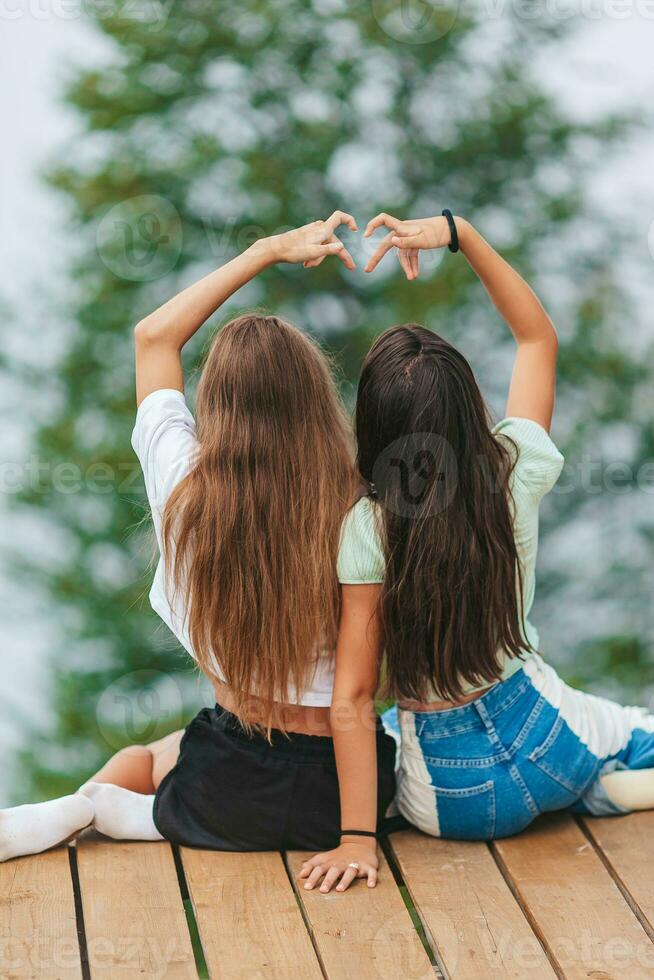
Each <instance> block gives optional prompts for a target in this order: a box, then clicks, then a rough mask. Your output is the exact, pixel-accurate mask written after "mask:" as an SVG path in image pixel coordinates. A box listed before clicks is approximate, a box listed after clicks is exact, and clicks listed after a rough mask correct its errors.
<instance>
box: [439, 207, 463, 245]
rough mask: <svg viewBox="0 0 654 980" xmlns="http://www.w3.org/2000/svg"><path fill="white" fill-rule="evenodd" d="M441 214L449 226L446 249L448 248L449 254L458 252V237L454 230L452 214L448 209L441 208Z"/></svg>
mask: <svg viewBox="0 0 654 980" xmlns="http://www.w3.org/2000/svg"><path fill="white" fill-rule="evenodd" d="M442 214H443V217H444V218H447V223H448V225H449V226H450V244H449V245H448V246H447V247H448V248H449V250H450V252H458V251H459V235H458V232H457V230H456V222H455V220H454V218H453V217H452V212H451V211H450V209H449V208H443V211H442Z"/></svg>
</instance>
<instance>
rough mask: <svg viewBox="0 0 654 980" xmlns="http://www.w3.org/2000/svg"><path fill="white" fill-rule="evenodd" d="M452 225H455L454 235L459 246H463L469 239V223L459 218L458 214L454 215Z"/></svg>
mask: <svg viewBox="0 0 654 980" xmlns="http://www.w3.org/2000/svg"><path fill="white" fill-rule="evenodd" d="M454 223H455V225H456V233H457V235H458V238H459V246H462V245H465V243H466V242H467V241H468V239H469V238H470V232H471V231H472V225H471V224H470V222H469V221H466V219H465V218H461V217H460V216H459V215H458V214H455V215H454Z"/></svg>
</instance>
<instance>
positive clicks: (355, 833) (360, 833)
mask: <svg viewBox="0 0 654 980" xmlns="http://www.w3.org/2000/svg"><path fill="white" fill-rule="evenodd" d="M376 836H377V833H376V831H374V830H341V837H376Z"/></svg>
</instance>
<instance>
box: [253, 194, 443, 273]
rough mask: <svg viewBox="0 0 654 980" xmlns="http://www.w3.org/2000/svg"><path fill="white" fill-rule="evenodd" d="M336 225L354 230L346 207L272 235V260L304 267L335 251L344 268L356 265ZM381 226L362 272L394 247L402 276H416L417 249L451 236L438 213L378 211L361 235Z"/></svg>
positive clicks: (439, 244) (440, 243) (313, 265)
mask: <svg viewBox="0 0 654 980" xmlns="http://www.w3.org/2000/svg"><path fill="white" fill-rule="evenodd" d="M460 220H461V219H457V221H460ZM340 225H347V227H348V228H350V230H351V231H358V227H357V223H356V221H355V219H354V218H353V217H352V215H351V214H348V213H347V212H346V211H334V213H333V214H332V215H331V217H329V218H328V219H327V220H326V221H312V222H310V223H309V224H307V225H303V226H302V227H301V228H294V229H293V230H292V231H287V232H284V233H283V234H281V235H275V236H274V237H273V238H271V239H268V242H269V243H270V248H271V250H272V253H273V255H274V261H277V262H302V264H303V265H304V267H305V269H313V268H316V266H319V265H320V264H321V262H323V261H324V260H325V259H326V258H327V256H329V255H338V257H339V258H340V260H341V262H342V263H343V264H344V265H345V267H346V268H347V269H350V270H351V269H354V268H356V265H355V262H354V259H353V258H352V256H351V254H350V253H349V252H348V250H347V249H346V248H345V246H344V245H343V243H342V242H341V241H340V239H339V238H338V237H337V236H336V229H337V228H338V227H339V226H340ZM382 227H383V228H387V229H388V234H387V235H386V236H385V238H383V239H382V241H381V242H380V243H379V245H378V246H377V249H376V250H375V252H374V253H373V254H372V256H371V257H370V259H368V262H367V264H366V267H365V272H372V271H373V269H375V268H376V267H377V266H378V265H379V263H380V262H381V260H382V259H383V257H384V256H385V255H386V253H387V252H389V251H390V250H391V249H392V248H397V250H398V258H399V261H400V265H401V266H402V268H403V269H404V273H405V275H406V278H407V279H409V280H412V279H417V278H418V275H419V272H420V268H419V263H418V256H419V254H420V249H433V248H443V247H445V246H446V245H449V244H450V240H451V235H450V228H449V225H448V222H447V219H446V218H444V217H441V216H439V217H434V218H416V219H414V220H412V221H402V220H400V219H399V218H394V217H393V215H390V214H386V213H385V212H382V213H381V214H378V215H377V216H376V217H374V218H373V219H372V220H371V221H369V222H368V224H367V226H366V230H365V232H364V234H363V237H364V238H369V237H370V236H371V235H372V233H373V232H374V231H375V229H377V228H382Z"/></svg>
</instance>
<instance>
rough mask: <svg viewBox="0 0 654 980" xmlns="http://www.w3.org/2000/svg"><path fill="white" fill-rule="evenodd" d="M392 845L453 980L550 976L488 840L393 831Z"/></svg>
mask: <svg viewBox="0 0 654 980" xmlns="http://www.w3.org/2000/svg"><path fill="white" fill-rule="evenodd" d="M390 841H391V847H392V851H393V854H394V857H395V860H396V861H397V864H398V867H399V869H400V873H401V875H402V878H403V880H404V882H405V884H406V886H407V888H408V890H409V894H410V896H411V899H412V901H413V903H414V905H415V907H416V909H417V910H418V912H419V914H420V917H421V919H422V922H423V925H424V927H425V931H426V932H427V935H428V936H429V937H430V940H431V945H432V948H433V949H434V950H435V951H436V955H437V959H438V963H439V966H440V967H441V969H442V971H443V973H444V974H445V975H446V976H447V977H451V978H452V980H479V977H497V978H499V977H512V978H517V980H520V978H528V977H534V978H536V977H537V978H538V980H547V978H554V977H555V976H556V974H555V972H554V970H553V969H552V967H551V965H550V963H549V961H548V959H547V956H546V955H545V952H544V951H543V947H542V946H541V944H540V943H539V941H538V939H537V938H536V936H535V935H534V933H533V931H532V929H531V926H530V925H529V923H528V922H527V920H526V918H525V917H524V915H523V913H522V912H521V910H520V907H519V906H518V904H517V902H516V900H515V898H514V896H513V895H512V893H511V890H510V889H509V886H508V885H507V883H506V881H505V880H504V878H503V877H502V874H501V873H500V871H499V869H498V867H497V864H496V863H495V861H494V859H493V856H492V854H491V853H490V851H489V849H488V847H487V845H486V844H482V843H472V842H468V841H449V840H438V839H436V838H434V837H427V836H426V835H424V834H419V833H417V832H415V831H405V832H403V833H401V834H393V836H392V837H391V838H390Z"/></svg>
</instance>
